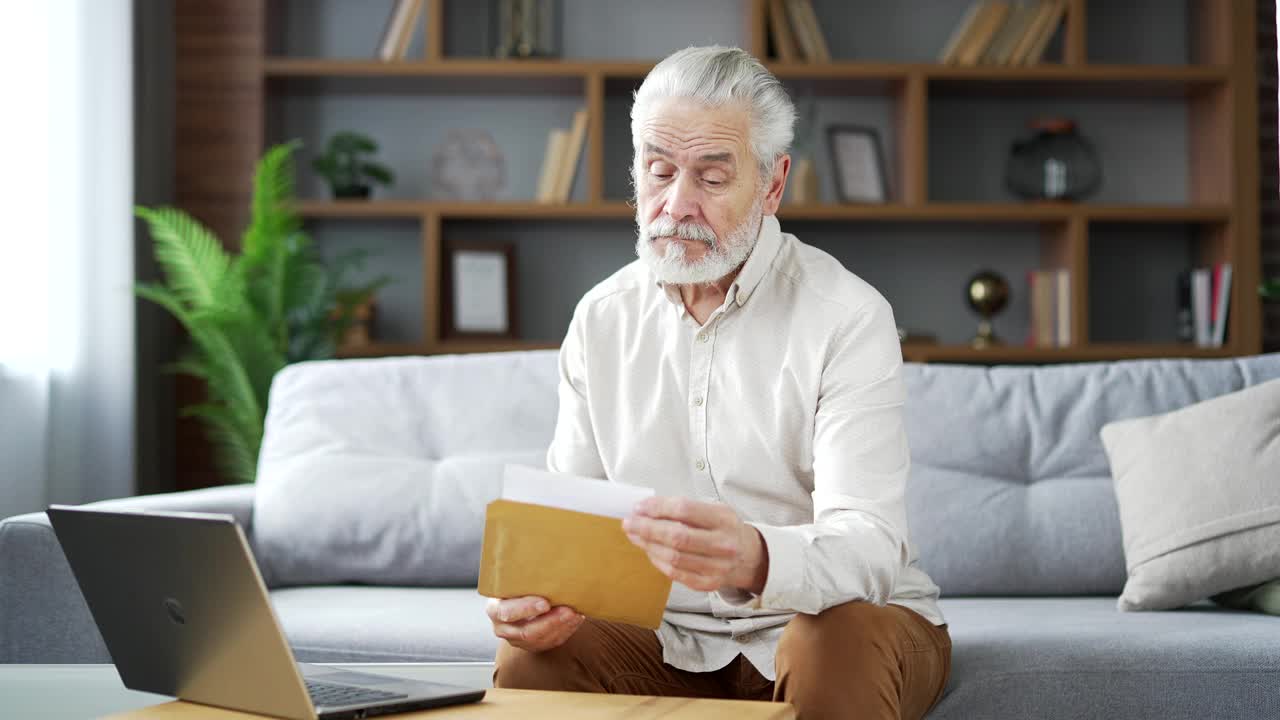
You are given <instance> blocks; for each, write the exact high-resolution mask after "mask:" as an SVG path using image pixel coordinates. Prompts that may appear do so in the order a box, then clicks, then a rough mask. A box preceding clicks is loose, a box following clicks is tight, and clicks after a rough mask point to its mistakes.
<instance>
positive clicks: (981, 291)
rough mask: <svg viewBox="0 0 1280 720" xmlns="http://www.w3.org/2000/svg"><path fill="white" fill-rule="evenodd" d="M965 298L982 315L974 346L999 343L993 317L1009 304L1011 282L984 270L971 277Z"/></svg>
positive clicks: (988, 345) (973, 342)
mask: <svg viewBox="0 0 1280 720" xmlns="http://www.w3.org/2000/svg"><path fill="white" fill-rule="evenodd" d="M965 299H966V300H968V301H969V307H971V308H973V309H974V311H975V312H977V313H978V314H979V315H981V316H982V320H980V321H979V322H978V333H977V334H976V335H974V336H973V341H972V345H973V347H976V348H985V347H991V346H992V345H999V344H1000V338H998V337H996V334H995V331H994V330H993V329H992V327H991V318H993V317H994V316H995V315H997V314H998V313H999V312H1000V311H1001V310H1003V309H1004V308H1005V306H1006V305H1008V304H1009V282H1008V281H1007V280H1005V279H1004V277H1002V276H1001V275H1000V274H998V273H995V272H992V271H990V270H983V271H981V272H979V273H978V274H976V275H974V276H973V277H971V278H969V282H968V284H967V285H966V286H965Z"/></svg>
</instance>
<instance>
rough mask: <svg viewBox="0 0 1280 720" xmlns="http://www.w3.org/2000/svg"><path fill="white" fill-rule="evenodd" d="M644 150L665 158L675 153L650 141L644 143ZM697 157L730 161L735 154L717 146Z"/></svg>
mask: <svg viewBox="0 0 1280 720" xmlns="http://www.w3.org/2000/svg"><path fill="white" fill-rule="evenodd" d="M644 151H645V153H646V154H648V155H661V156H662V157H665V158H674V157H675V153H674V152H672V151H671V150H668V149H667V148H665V147H662V146H661V145H655V144H653V143H651V142H646V143H645V144H644ZM697 159H698V160H700V161H702V162H724V163H732V162H733V161H734V160H735V159H736V156H735V155H734V152H733V151H732V150H728V149H724V150H721V149H719V148H710V149H708V150H707V151H706V152H703V153H699V154H698V156H697Z"/></svg>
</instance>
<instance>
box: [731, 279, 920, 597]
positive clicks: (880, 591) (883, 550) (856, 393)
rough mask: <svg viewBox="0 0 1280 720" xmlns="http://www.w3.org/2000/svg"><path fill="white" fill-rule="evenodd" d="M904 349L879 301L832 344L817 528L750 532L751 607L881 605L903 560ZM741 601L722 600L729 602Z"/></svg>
mask: <svg viewBox="0 0 1280 720" xmlns="http://www.w3.org/2000/svg"><path fill="white" fill-rule="evenodd" d="M905 394H906V393H905V389H904V386H903V379H902V348H901V345H900V344H899V341H898V335H897V326H896V324H895V322H894V319H893V311H892V309H891V308H890V307H889V304H888V303H887V302H885V301H884V300H883V299H882V298H877V299H876V300H875V301H872V302H869V303H868V304H867V305H866V306H864V307H863V308H862V309H861V311H859V312H856V313H853V314H852V315H851V316H850V317H849V320H848V321H847V322H846V324H845V325H844V326H843V327H842V328H841V329H840V330H839V331H838V332H837V333H836V334H835V335H834V336H833V339H832V345H831V347H830V351H829V352H828V354H827V359H826V362H825V364H824V367H823V371H822V379H821V383H820V389H819V399H818V407H817V415H816V417H815V423H814V438H813V472H814V490H813V506H814V520H813V522H812V523H810V524H806V525H791V526H770V525H763V524H757V523H752V525H754V526H755V527H756V528H757V529H758V530H759V531H760V534H761V536H762V537H763V538H764V542H765V546H766V548H767V549H768V553H769V571H768V575H767V578H766V581H765V586H764V591H763V592H762V593H761V595H760V596H759V597H758V598H755V599H754V602H753V603H752V604H756V605H758V606H762V607H765V608H770V609H777V610H793V611H796V612H802V613H810V614H816V613H819V612H822V611H823V610H825V609H827V608H829V607H832V606H834V605H839V604H841V603H845V602H849V601H852V600H865V601H868V602H872V603H875V604H877V605H883V604H885V603H886V602H887V601H888V599H889V597H890V596H892V594H893V590H894V585H895V583H896V581H897V578H898V574H899V572H900V571H901V569H902V568H903V567H905V566H906V564H907V560H908V549H907V540H906V538H907V532H906V528H907V524H906V508H905V496H904V493H905V488H906V481H907V475H908V473H909V471H910V463H911V461H910V454H909V452H908V448H907V435H906V428H905V422H904V417H903V403H904V400H905ZM735 599H736V600H739V601H741V598H733V597H728V598H726V600H735Z"/></svg>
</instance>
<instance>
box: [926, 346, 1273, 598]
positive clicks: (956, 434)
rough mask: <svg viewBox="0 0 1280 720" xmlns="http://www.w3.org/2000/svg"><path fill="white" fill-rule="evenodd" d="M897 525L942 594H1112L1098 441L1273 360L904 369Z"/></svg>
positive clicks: (1111, 544) (1109, 496) (1229, 388)
mask: <svg viewBox="0 0 1280 720" xmlns="http://www.w3.org/2000/svg"><path fill="white" fill-rule="evenodd" d="M904 374H905V378H906V384H907V434H908V440H909V442H910V444H911V457H912V473H911V481H910V483H909V485H908V489H907V504H908V522H910V524H911V536H912V540H913V541H914V543H915V545H916V547H917V550H918V552H919V555H920V564H921V567H923V568H924V569H925V570H926V571H927V572H928V573H929V574H930V576H931V577H932V578H933V580H934V581H935V582H937V583H938V585H939V586H940V587H941V588H942V591H943V593H944V594H947V595H1063V594H1082V595H1083V594H1107V595H1118V594H1119V593H1120V591H1121V588H1122V587H1123V586H1124V581H1125V563H1124V548H1123V544H1122V541H1121V534H1120V519H1119V514H1118V511H1117V508H1116V500H1115V493H1114V490H1113V488H1112V481H1111V472H1110V469H1109V467H1108V463H1107V457H1106V453H1105V451H1104V450H1103V447H1102V441H1101V439H1100V437H1099V435H1098V433H1099V431H1100V430H1101V429H1102V426H1103V425H1105V424H1106V423H1108V422H1111V421H1113V420H1119V419H1123V418H1131V417H1141V416H1144V415H1152V414H1156V413H1162V412H1168V411H1170V410H1174V409H1177V408H1180V407H1183V406H1186V405H1190V404H1192V403H1196V402H1200V401H1202V400H1207V399H1209V398H1213V397H1216V396H1218V395H1222V394H1224V393H1229V392H1233V391H1236V390H1240V389H1242V388H1244V387H1246V386H1249V385H1254V384H1256V383H1259V382H1265V381H1267V380H1271V379H1273V378H1277V377H1280V354H1273V355H1263V356H1257V357H1251V358H1241V359H1227V360H1138V361H1126V362H1113V363H1082V364H1074V365H1056V366H1045V367H1011V366H1006V367H992V368H983V367H973V366H947V365H911V364H908V366H907V368H906V372H905V373H904Z"/></svg>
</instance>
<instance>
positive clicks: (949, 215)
mask: <svg viewBox="0 0 1280 720" xmlns="http://www.w3.org/2000/svg"><path fill="white" fill-rule="evenodd" d="M297 209H298V212H299V213H300V214H301V215H302V216H303V217H306V218H315V219H325V218H328V219H360V218H384V219H395V218H417V217H418V216H420V215H422V214H423V213H435V214H437V215H439V216H441V217H442V218H445V219H451V220H486V219H514V220H573V219H586V220H596V219H610V218H616V219H628V220H629V219H631V217H632V216H633V215H634V214H635V211H634V210H633V209H632V207H631V206H630V204H628V203H627V202H626V201H622V200H603V201H599V202H583V203H561V204H546V203H535V202H532V201H518V202H452V201H449V202H435V201H423V200H304V201H301V202H299V203H298V204H297ZM778 217H779V219H781V220H783V221H787V220H813V221H820V220H832V221H835V220H855V221H857V220H864V221H886V222H888V221H902V222H1018V223H1025V222H1066V221H1068V220H1071V219H1072V218H1077V217H1078V218H1083V219H1085V220H1089V221H1106V222H1148V223H1225V222H1227V221H1229V220H1230V219H1231V208H1230V207H1229V206H1225V205H1089V204H1079V205H1075V204H1069V203H941V202H932V203H930V202H926V203H921V204H919V205H910V204H904V203H884V204H866V205H855V204H844V205H841V204H835V203H816V204H807V205H783V206H782V207H781V208H780V209H779V210H778Z"/></svg>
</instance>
